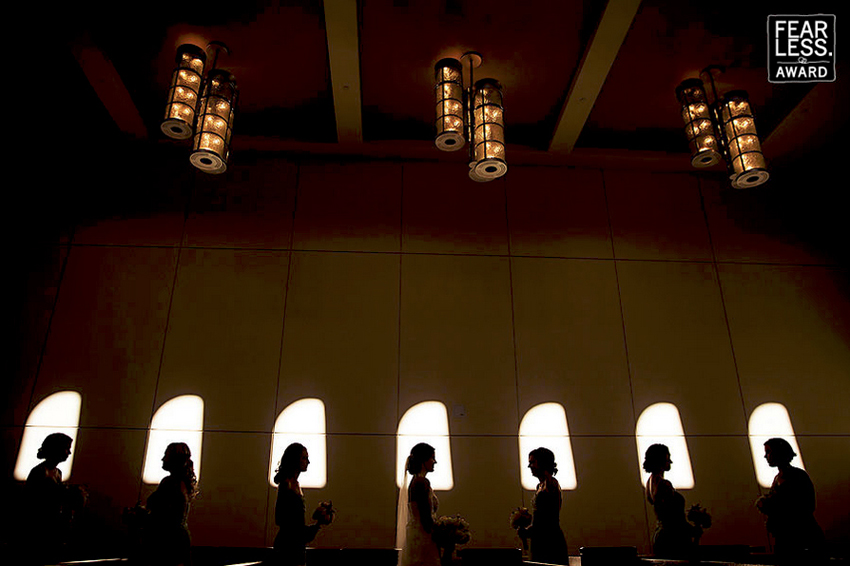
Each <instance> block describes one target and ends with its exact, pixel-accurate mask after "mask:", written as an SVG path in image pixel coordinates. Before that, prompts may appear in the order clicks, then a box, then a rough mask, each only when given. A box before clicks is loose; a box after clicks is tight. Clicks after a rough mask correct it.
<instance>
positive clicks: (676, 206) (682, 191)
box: [604, 171, 711, 260]
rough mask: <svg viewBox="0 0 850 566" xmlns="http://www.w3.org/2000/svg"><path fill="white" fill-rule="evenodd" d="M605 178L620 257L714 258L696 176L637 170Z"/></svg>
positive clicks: (607, 173) (608, 175) (611, 173)
mask: <svg viewBox="0 0 850 566" xmlns="http://www.w3.org/2000/svg"><path fill="white" fill-rule="evenodd" d="M604 176H605V190H606V193H607V195H608V209H609V211H610V215H611V230H612V233H613V236H614V256H615V257H617V258H619V259H679V260H710V259H711V246H710V245H709V236H708V229H707V228H706V225H705V215H704V214H703V212H702V209H701V208H700V195H699V188H698V185H697V179H696V178H695V177H692V176H690V175H683V174H660V173H645V172H636V171H605V173H604Z"/></svg>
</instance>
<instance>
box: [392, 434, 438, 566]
mask: <svg viewBox="0 0 850 566" xmlns="http://www.w3.org/2000/svg"><path fill="white" fill-rule="evenodd" d="M436 463H437V458H436V453H435V450H434V447H433V446H431V445H430V444H425V443H424V442H420V443H419V444H417V445H416V446H414V447H413V448H411V449H410V455H409V456H408V457H407V462H406V464H405V471H406V473H405V476H404V480H403V481H402V484H401V486H402V487H401V489H400V490H399V495H398V524H397V526H396V528H397V531H396V532H397V535H396V547H398V548H400V549H401V553H400V555H399V560H398V564H399V566H439V565H440V551H439V549H438V548H437V545H436V543H435V542H434V541H433V540H432V538H431V533H432V531H433V528H434V520H435V517H436V513H437V505H438V504H439V502H438V501H437V496H436V495H434V491H433V490H432V489H431V482H429V481H428V479H427V478H426V477H425V476H426V475H428V473H430V472H433V471H434V465H435V464H436ZM408 475H410V476H413V477H412V478H411V479H410V483H409V484H408Z"/></svg>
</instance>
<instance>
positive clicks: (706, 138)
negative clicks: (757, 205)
mask: <svg viewBox="0 0 850 566" xmlns="http://www.w3.org/2000/svg"><path fill="white" fill-rule="evenodd" d="M722 70H723V69H722V68H721V67H716V66H711V67H706V68H705V69H703V70H702V72H700V78H699V79H686V80H685V81H683V82H682V83H681V84H680V85H679V86H678V87H677V88H676V98H677V100H678V101H679V104H680V105H681V110H682V119H683V120H684V122H685V135H686V136H687V138H688V144H689V145H690V148H691V164H692V165H693V166H694V167H711V166H712V165H715V164H717V163H719V162H720V159H721V157H722V158H723V159H724V160H725V162H726V168H727V170H728V173H729V179H730V180H731V181H732V186H733V187H734V188H736V189H746V188H749V187H757V186H759V185H761V184H763V183H764V182H765V181H767V179H768V177H770V174H769V173H768V172H767V165H766V164H765V160H764V154H762V151H761V144H760V143H759V138H758V134H757V133H756V126H755V120H754V118H753V111H752V108H751V107H750V102H749V99H748V98H747V93H746V92H745V91H743V90H735V91H730V92H727V93H726V94H725V95H724V96H722V97H720V96H718V95H717V89H716V88H715V85H714V76H715V75H717V74H719V73H720V72H722ZM704 81H706V82H708V83H709V85H710V86H711V89H710V91H709V92H706V90H705V82H704ZM709 95H710V96H709Z"/></svg>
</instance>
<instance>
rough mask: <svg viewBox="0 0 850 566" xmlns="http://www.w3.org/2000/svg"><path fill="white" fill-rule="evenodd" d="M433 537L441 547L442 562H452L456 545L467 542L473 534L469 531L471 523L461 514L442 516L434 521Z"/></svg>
mask: <svg viewBox="0 0 850 566" xmlns="http://www.w3.org/2000/svg"><path fill="white" fill-rule="evenodd" d="M431 538H432V539H433V540H434V542H435V543H437V546H438V547H439V548H440V562H441V563H442V564H451V561H452V554H454V550H455V545H458V544H466V543H468V542H469V539H470V538H472V535H470V533H469V523H467V522H466V519H464V518H463V517H461V516H460V515H455V516H454V517H446V516H442V517H440V518H439V519H436V520H435V521H434V528H433V529H432V530H431Z"/></svg>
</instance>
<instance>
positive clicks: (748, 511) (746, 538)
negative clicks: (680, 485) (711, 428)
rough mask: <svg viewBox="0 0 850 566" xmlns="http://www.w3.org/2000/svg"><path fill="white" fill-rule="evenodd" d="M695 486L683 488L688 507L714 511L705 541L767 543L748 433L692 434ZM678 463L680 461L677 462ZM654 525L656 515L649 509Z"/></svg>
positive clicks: (756, 544) (747, 543)
mask: <svg viewBox="0 0 850 566" xmlns="http://www.w3.org/2000/svg"><path fill="white" fill-rule="evenodd" d="M688 452H689V453H690V456H691V466H692V469H693V472H694V488H693V489H686V490H681V493H682V495H684V497H685V509H686V510H687V509H688V508H689V507H690V506H691V505H694V504H696V503H698V504H700V505H702V506H703V507H704V508H706V509H707V510H708V512H709V513H710V514H711V520H712V525H711V527H710V528H709V529H707V530H706V531H705V534H704V535H703V537H702V541H701V544H744V545H749V546H765V545H766V544H767V536H766V534H765V530H764V520H763V518H762V517H761V515H760V514H759V512H758V511H757V510H756V508H755V507H754V503H755V500H756V499H757V498H758V496H759V490H758V483H757V482H756V476H755V471H754V469H753V459H752V456H751V455H750V444H749V440H748V438H747V437H746V436H727V437H716V436H714V437H712V436H690V437H688ZM673 466H674V467H675V466H676V462H673ZM649 516H650V524H651V525H653V529H654V525H655V515H654V512H653V510H652V508H651V507H650V508H649Z"/></svg>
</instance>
